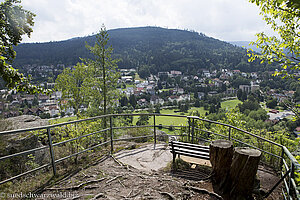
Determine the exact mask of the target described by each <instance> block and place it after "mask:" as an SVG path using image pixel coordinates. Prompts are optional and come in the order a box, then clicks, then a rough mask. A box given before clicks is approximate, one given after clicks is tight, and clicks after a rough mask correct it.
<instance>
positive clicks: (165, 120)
mask: <svg viewBox="0 0 300 200" xmlns="http://www.w3.org/2000/svg"><path fill="white" fill-rule="evenodd" d="M239 103H241V101H240V100H237V99H234V100H228V101H223V102H221V107H222V108H224V109H227V110H230V109H232V108H235V107H236V106H237V105H238V104H239ZM176 111H178V109H164V110H161V111H160V113H161V114H168V115H188V113H190V112H192V111H198V113H199V114H200V115H202V116H204V115H205V113H206V112H208V111H206V110H204V108H203V107H200V108H196V107H192V108H191V109H189V110H188V112H187V113H180V112H176ZM143 112H144V113H146V111H143ZM143 112H142V113H143ZM138 118H139V117H138V116H135V117H134V119H133V124H136V122H137V120H138ZM73 120H76V116H73V117H64V118H58V119H53V120H50V123H51V124H54V123H55V124H57V123H63V122H68V121H73ZM155 122H156V124H157V125H158V124H163V125H173V126H178V125H181V124H185V123H187V119H186V118H182V117H169V116H158V117H156V118H155ZM149 124H150V125H152V124H153V117H151V118H150V119H149Z"/></svg>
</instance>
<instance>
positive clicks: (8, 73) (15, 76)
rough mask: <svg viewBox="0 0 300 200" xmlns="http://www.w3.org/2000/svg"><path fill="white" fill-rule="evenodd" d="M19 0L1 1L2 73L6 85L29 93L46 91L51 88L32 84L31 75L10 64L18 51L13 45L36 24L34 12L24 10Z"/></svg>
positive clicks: (0, 68) (0, 51)
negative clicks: (26, 74) (25, 74)
mask: <svg viewBox="0 0 300 200" xmlns="http://www.w3.org/2000/svg"><path fill="white" fill-rule="evenodd" d="M20 2H21V1H19V0H5V1H4V2H1V3H0V75H1V77H2V79H3V80H4V82H5V86H6V87H8V88H10V89H12V88H15V89H16V90H18V91H26V92H29V93H32V94H33V93H37V92H39V93H40V92H44V93H49V92H50V91H49V90H44V89H43V88H40V87H37V86H34V85H32V84H30V79H31V77H25V76H24V75H23V74H22V73H19V72H18V70H16V69H14V68H13V67H12V66H11V65H10V64H11V63H12V62H13V60H14V58H15V56H16V52H15V51H14V50H13V47H14V46H16V45H18V44H19V43H20V42H21V41H22V36H23V35H25V34H26V35H27V36H30V34H31V32H32V28H31V27H32V26H33V24H34V22H33V18H34V16H35V15H34V14H33V13H31V12H30V11H27V10H24V9H23V8H22V7H21V6H20V5H16V4H17V3H20Z"/></svg>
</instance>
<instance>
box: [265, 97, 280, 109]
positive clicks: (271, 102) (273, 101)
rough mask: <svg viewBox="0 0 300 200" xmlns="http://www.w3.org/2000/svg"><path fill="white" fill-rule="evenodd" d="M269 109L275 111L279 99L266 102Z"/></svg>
mask: <svg viewBox="0 0 300 200" xmlns="http://www.w3.org/2000/svg"><path fill="white" fill-rule="evenodd" d="M266 106H267V107H268V108H271V109H274V108H275V107H276V106H277V99H275V98H272V99H270V100H268V101H267V102H266Z"/></svg>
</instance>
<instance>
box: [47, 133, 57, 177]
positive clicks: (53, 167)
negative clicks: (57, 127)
mask: <svg viewBox="0 0 300 200" xmlns="http://www.w3.org/2000/svg"><path fill="white" fill-rule="evenodd" d="M47 134H48V140H49V149H50V156H51V164H52V170H53V174H54V176H55V175H56V166H55V157H54V151H53V145H52V137H51V133H50V128H47Z"/></svg>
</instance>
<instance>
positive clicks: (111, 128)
mask: <svg viewBox="0 0 300 200" xmlns="http://www.w3.org/2000/svg"><path fill="white" fill-rule="evenodd" d="M109 124H110V128H109V131H110V154H113V152H114V137H113V117H112V116H110V117H109Z"/></svg>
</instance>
